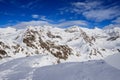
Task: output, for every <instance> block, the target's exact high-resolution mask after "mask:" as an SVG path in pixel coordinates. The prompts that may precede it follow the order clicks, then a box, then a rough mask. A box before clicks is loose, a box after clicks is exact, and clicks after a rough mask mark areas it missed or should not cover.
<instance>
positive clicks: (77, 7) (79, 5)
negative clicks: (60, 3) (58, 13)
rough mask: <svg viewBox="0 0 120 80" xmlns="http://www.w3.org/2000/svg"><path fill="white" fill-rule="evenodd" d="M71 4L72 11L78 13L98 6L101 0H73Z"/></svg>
mask: <svg viewBox="0 0 120 80" xmlns="http://www.w3.org/2000/svg"><path fill="white" fill-rule="evenodd" d="M71 5H72V6H73V11H75V12H77V13H78V14H79V13H81V12H83V11H86V10H90V9H94V8H96V7H97V8H98V7H99V6H100V5H101V2H100V1H92V2H90V1H85V2H74V3H71Z"/></svg>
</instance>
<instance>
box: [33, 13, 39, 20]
mask: <svg viewBox="0 0 120 80" xmlns="http://www.w3.org/2000/svg"><path fill="white" fill-rule="evenodd" d="M39 17H40V16H39V15H37V14H33V15H32V18H35V19H38V18H39Z"/></svg>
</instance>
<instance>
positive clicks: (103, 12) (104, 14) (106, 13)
mask: <svg viewBox="0 0 120 80" xmlns="http://www.w3.org/2000/svg"><path fill="white" fill-rule="evenodd" d="M83 15H84V16H85V17H86V18H87V19H92V20H95V21H97V22H99V21H103V20H109V19H113V18H115V17H117V16H119V15H120V14H119V11H118V10H117V9H116V10H115V9H113V8H109V9H100V10H90V11H86V12H83Z"/></svg>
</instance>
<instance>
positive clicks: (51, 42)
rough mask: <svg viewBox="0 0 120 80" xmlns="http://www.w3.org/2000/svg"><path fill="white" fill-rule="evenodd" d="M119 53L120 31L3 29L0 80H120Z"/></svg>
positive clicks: (96, 29)
mask: <svg viewBox="0 0 120 80" xmlns="http://www.w3.org/2000/svg"><path fill="white" fill-rule="evenodd" d="M119 53H120V28H117V27H114V28H107V29H99V28H95V29H88V28H82V27H79V26H72V27H69V28H67V29H63V28H57V27H52V26H29V27H27V28H25V29H15V28H11V27H8V28H0V80H113V79H114V80H119V79H120V77H119V75H120V70H119V69H120V64H119V58H120V55H119ZM111 55H112V56H111ZM108 56H110V57H108ZM106 57H107V58H106ZM104 58H105V61H104ZM101 59H102V60H101ZM65 62H67V63H65ZM58 63H62V64H58ZM56 64H58V65H56ZM48 65H49V66H48ZM50 65H53V66H50ZM116 68H117V69H116Z"/></svg>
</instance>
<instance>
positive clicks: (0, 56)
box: [0, 50, 7, 59]
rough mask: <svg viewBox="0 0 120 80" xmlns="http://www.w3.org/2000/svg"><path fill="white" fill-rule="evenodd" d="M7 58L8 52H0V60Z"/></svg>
mask: <svg viewBox="0 0 120 80" xmlns="http://www.w3.org/2000/svg"><path fill="white" fill-rule="evenodd" d="M3 57H7V52H6V51H4V50H0V58H1V59H2V58H3Z"/></svg>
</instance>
